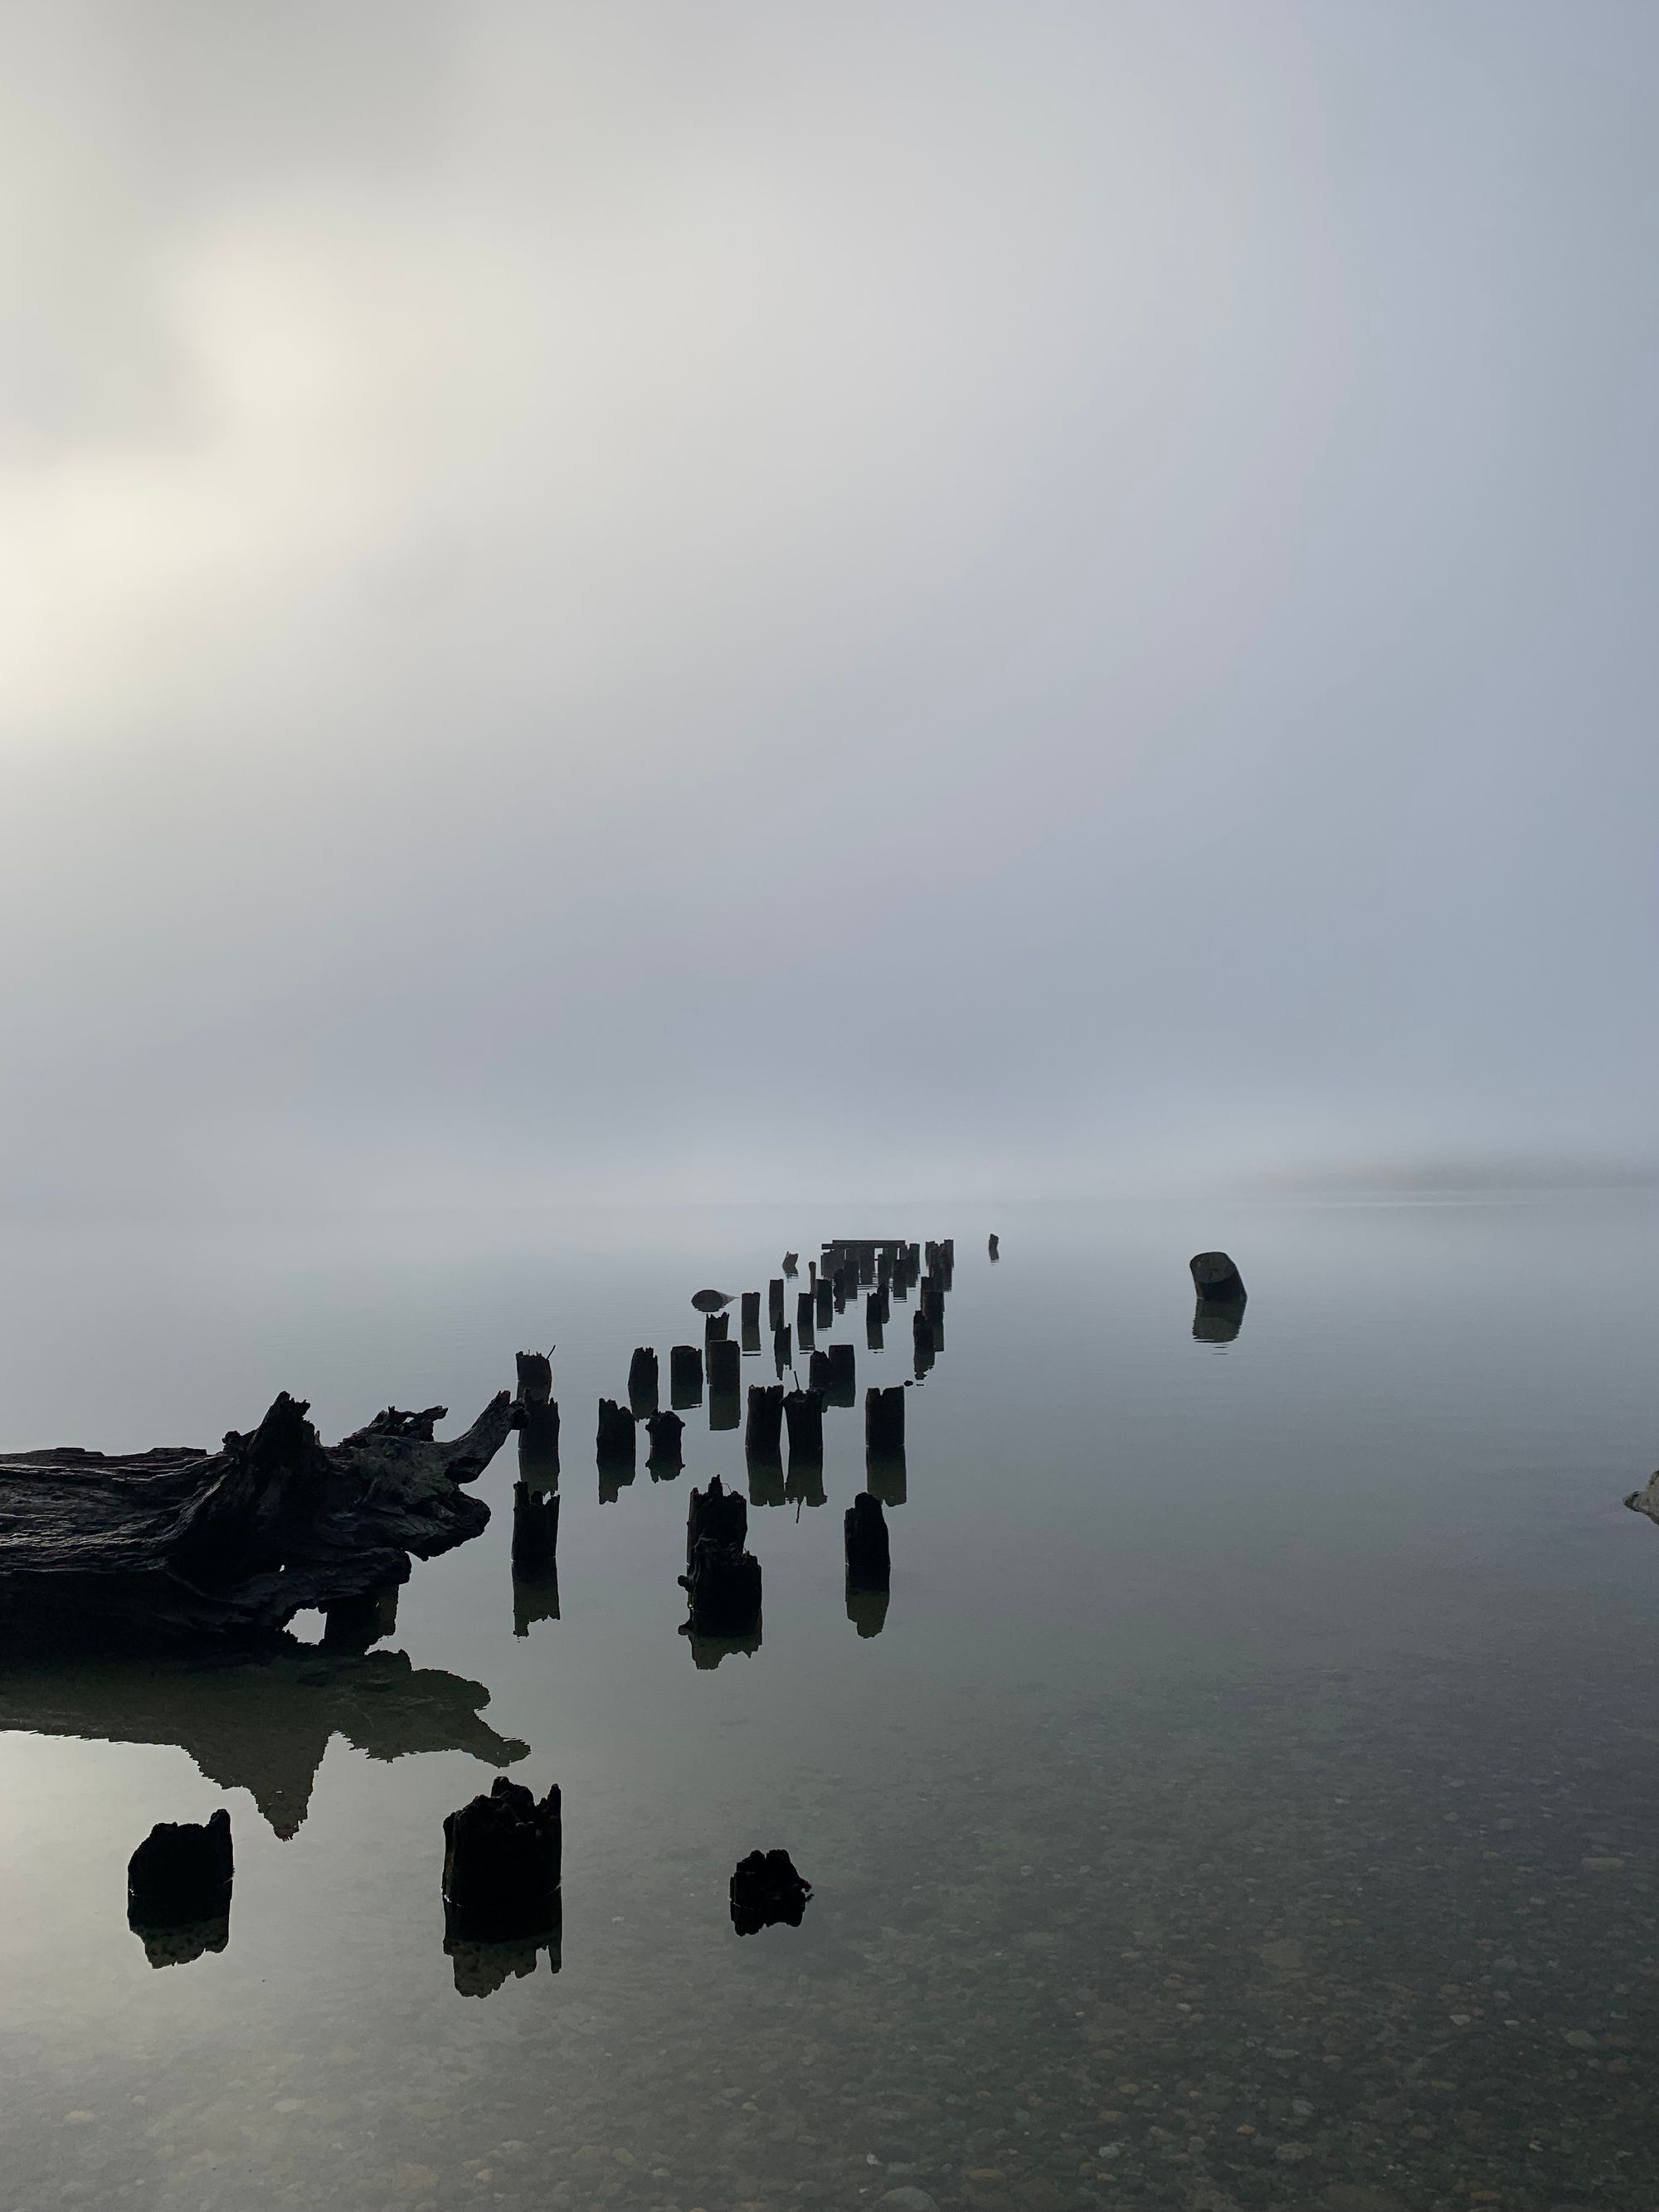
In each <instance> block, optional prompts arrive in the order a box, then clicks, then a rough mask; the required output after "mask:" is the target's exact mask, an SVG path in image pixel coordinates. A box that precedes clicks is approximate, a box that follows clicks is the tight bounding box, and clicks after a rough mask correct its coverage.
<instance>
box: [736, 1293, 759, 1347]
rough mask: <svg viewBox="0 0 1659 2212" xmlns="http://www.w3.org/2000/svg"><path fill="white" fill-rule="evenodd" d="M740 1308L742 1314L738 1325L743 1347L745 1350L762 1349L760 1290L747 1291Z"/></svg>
mask: <svg viewBox="0 0 1659 2212" xmlns="http://www.w3.org/2000/svg"><path fill="white" fill-rule="evenodd" d="M738 1310H739V1314H740V1316H741V1319H740V1321H739V1324H738V1326H739V1328H740V1331H741V1334H742V1337H743V1348H744V1351H745V1352H758V1351H759V1350H760V1292H759V1291H744V1294H743V1300H742V1304H741V1305H740V1307H739V1309H738Z"/></svg>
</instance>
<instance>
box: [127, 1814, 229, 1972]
mask: <svg viewBox="0 0 1659 2212" xmlns="http://www.w3.org/2000/svg"><path fill="white" fill-rule="evenodd" d="M234 1872H235V1866H234V1858H233V1856H232V1852H231V1845H230V1815H229V1814H228V1812H226V1811H225V1809H224V1808H223V1807H221V1808H220V1809H219V1810H218V1811H217V1812H216V1814H214V1815H213V1817H212V1818H211V1819H210V1820H208V1821H206V1822H205V1823H198V1822H196V1821H193V1820H185V1821H179V1822H178V1823H174V1822H173V1821H172V1820H161V1821H158V1822H157V1823H156V1825H155V1827H153V1828H152V1829H151V1830H150V1832H149V1835H148V1836H146V1837H145V1838H144V1840H143V1843H142V1844H139V1846H138V1848H137V1850H136V1851H135V1852H134V1853H133V1855H132V1857H131V1859H130V1860H129V1861H128V1862H127V1925H128V1926H129V1927H130V1928H131V1929H132V1932H133V1934H134V1935H135V1936H139V1937H140V1938H141V1939H142V1940H143V1946H144V1950H145V1953H146V1954H147V1955H148V1957H149V1963H150V1964H151V1966H182V1965H184V1964H185V1962H186V1961H187V1960H191V1959H199V1958H200V1957H201V1955H202V1954H203V1952H204V1951H222V1950H223V1949H224V1948H225V1945H226V1944H227V1943H228V1942H229V1941H230V1891H231V1882H232V1879H233V1876H234Z"/></svg>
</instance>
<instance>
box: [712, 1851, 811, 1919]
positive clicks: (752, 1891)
mask: <svg viewBox="0 0 1659 2212" xmlns="http://www.w3.org/2000/svg"><path fill="white" fill-rule="evenodd" d="M811 1894H812V1885H811V1882H810V1881H804V1880H803V1879H802V1877H801V1876H800V1875H799V1874H797V1873H796V1871H795V1869H794V1865H793V1862H792V1861H791V1859H790V1857H789V1854H788V1852H787V1851H750V1854H749V1856H748V1857H747V1858H746V1859H739V1860H738V1864H737V1868H736V1870H735V1872H734V1873H733V1874H732V1885H731V1899H732V1926H733V1927H734V1928H735V1929H737V1931H738V1935H739V1936H757V1935H758V1934H759V1933H760V1931H761V1929H763V1928H774V1927H780V1926H781V1927H787V1928H799V1926H800V1923H801V1917H802V1915H803V1914H804V1913H805V1911H806V1901H807V1899H809V1898H810V1897H811Z"/></svg>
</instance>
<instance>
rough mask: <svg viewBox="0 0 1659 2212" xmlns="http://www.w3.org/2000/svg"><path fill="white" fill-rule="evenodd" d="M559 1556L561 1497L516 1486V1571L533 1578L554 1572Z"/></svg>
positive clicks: (514, 1495) (529, 1487)
mask: <svg viewBox="0 0 1659 2212" xmlns="http://www.w3.org/2000/svg"><path fill="white" fill-rule="evenodd" d="M558 1553H559V1498H558V1492H554V1493H553V1495H552V1496H551V1497H549V1496H548V1495H547V1494H546V1493H545V1492H543V1491H539V1490H532V1488H531V1486H530V1485H529V1484H528V1483H527V1482H515V1483H514V1484H513V1573H514V1574H515V1575H520V1574H521V1575H524V1576H526V1577H532V1578H533V1577H536V1576H538V1575H546V1574H549V1573H551V1572H553V1571H554V1570H555V1566H556V1561H557V1559H558Z"/></svg>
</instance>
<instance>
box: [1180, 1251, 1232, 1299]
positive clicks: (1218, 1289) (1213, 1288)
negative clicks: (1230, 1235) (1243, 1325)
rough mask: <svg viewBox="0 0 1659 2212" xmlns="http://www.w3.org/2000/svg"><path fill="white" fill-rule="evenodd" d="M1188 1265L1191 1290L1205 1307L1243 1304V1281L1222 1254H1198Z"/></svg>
mask: <svg viewBox="0 0 1659 2212" xmlns="http://www.w3.org/2000/svg"><path fill="white" fill-rule="evenodd" d="M1188 1264H1189V1266H1190V1267H1191V1268H1192V1271H1193V1288H1194V1290H1195V1291H1197V1292H1198V1295H1199V1297H1200V1298H1202V1299H1203V1300H1204V1302H1205V1303H1206V1305H1208V1304H1214V1305H1230V1306H1242V1305H1243V1303H1244V1279H1243V1276H1242V1275H1241V1274H1240V1273H1239V1272H1238V1270H1237V1267H1235V1266H1234V1265H1233V1263H1232V1261H1231V1260H1230V1259H1229V1258H1228V1256H1227V1255H1226V1254H1225V1252H1199V1253H1196V1254H1194V1257H1193V1258H1192V1260H1191V1261H1189V1262H1188Z"/></svg>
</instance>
